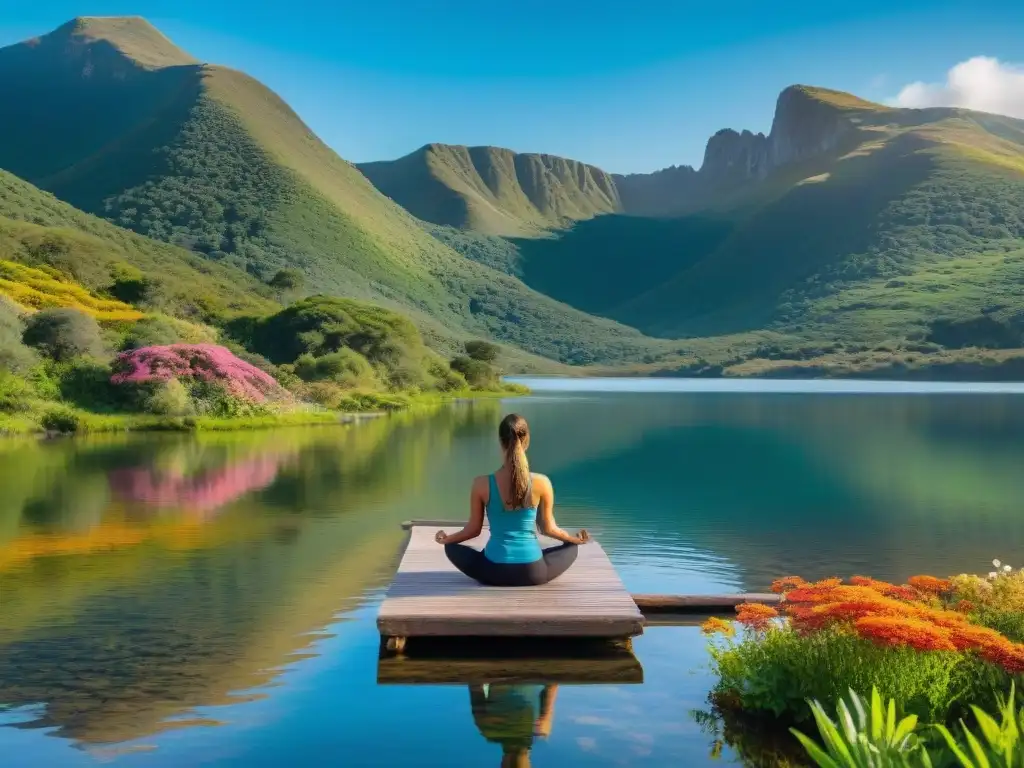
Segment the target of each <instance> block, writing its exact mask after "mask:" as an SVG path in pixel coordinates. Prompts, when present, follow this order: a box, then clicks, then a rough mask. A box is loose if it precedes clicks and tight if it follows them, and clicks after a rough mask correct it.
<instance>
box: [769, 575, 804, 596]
mask: <svg viewBox="0 0 1024 768" xmlns="http://www.w3.org/2000/svg"><path fill="white" fill-rule="evenodd" d="M806 586H809V585H808V583H807V582H806V581H804V580H803V579H801V578H800V577H799V576H783V577H782V578H781V579H776V580H775V581H773V582H772V592H774V593H775V594H777V595H781V594H783V593H785V592H789V591H790V590H793V589H797V588H798V587H806Z"/></svg>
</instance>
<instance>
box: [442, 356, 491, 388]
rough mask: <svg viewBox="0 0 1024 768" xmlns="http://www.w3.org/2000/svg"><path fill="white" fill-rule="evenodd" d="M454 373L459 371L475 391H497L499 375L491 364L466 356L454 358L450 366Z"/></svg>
mask: <svg viewBox="0 0 1024 768" xmlns="http://www.w3.org/2000/svg"><path fill="white" fill-rule="evenodd" d="M449 365H450V366H451V369H452V370H453V371H458V372H459V373H461V374H462V375H463V376H464V377H465V378H466V381H467V382H468V383H469V386H470V387H472V388H473V389H497V387H498V383H499V382H498V373H497V371H495V370H494V368H492V367H491V365H490V364H489V363H485V362H484V361H483V360H474V359H473V358H471V357H466V356H465V355H459V356H458V357H456V358H453V359H452V361H451V363H450V364H449Z"/></svg>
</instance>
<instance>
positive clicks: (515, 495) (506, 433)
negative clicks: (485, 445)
mask: <svg viewBox="0 0 1024 768" xmlns="http://www.w3.org/2000/svg"><path fill="white" fill-rule="evenodd" d="M498 438H499V440H500V441H501V445H502V448H504V450H505V466H507V467H508V469H509V472H510V473H511V481H512V482H511V483H510V486H511V494H512V498H511V499H510V501H511V502H512V509H525V508H526V507H529V506H530V505H531V504H532V502H533V499H531V498H529V495H530V464H529V462H528V461H527V460H526V448H527V447H528V446H529V444H530V428H529V427H528V426H527V424H526V419H524V418H523V417H522V416H519V415H517V414H514V413H510V414H509V415H508V416H506V417H505V418H504V419H502V420H501V425H500V426H499V427H498Z"/></svg>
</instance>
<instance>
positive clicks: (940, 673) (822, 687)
mask: <svg viewBox="0 0 1024 768" xmlns="http://www.w3.org/2000/svg"><path fill="white" fill-rule="evenodd" d="M711 657H712V662H713V664H714V667H715V670H716V672H717V673H718V675H719V681H718V683H717V685H716V687H715V690H716V692H717V693H718V694H719V695H721V694H727V695H730V696H736V697H738V699H739V703H740V706H741V707H742V708H743V709H745V710H748V711H762V712H770V713H772V714H774V715H776V716H786V717H790V718H793V719H795V720H797V721H799V720H801V719H806V718H807V717H808V716H809V713H808V712H807V707H806V702H807V701H808V700H818V701H836V700H838V699H839V698H841V697H842V696H843V695H844V694H845V693H846V692H848V691H850V690H860V691H863V690H869V689H870V688H871V687H872V686H877V687H878V688H879V689H880V690H882V691H884V692H885V694H886V695H887V696H890V697H892V698H894V699H895V700H896V702H897V705H898V706H899V707H900V709H901V710H902V711H904V712H907V713H910V714H916V715H918V716H919V717H922V718H924V719H926V720H931V721H946V720H947V719H948V718H949V717H950V716H951V715H953V714H954V713H956V712H957V711H958V709H957V702H958V700H961V697H963V698H966V699H967V700H973V701H978V700H985V698H986V697H987V696H989V695H991V688H990V687H989V686H990V684H991V681H992V679H993V678H992V677H991V676H989V675H987V674H985V669H986V667H985V665H984V664H983V662H981V661H979V660H978V659H977V658H975V657H973V656H970V655H967V654H960V653H954V652H940V651H936V652H930V653H921V652H919V651H916V650H914V649H912V648H908V647H902V648H900V647H889V646H880V645H877V644H875V643H873V642H871V641H870V640H867V639H864V638H861V637H858V636H857V635H855V634H853V633H852V632H849V631H847V630H845V629H841V628H831V629H828V630H823V631H820V632H814V633H801V632H797V631H795V630H793V629H792V628H790V627H788V626H787V627H780V628H777V629H773V630H771V631H768V632H764V633H760V634H759V636H758V637H756V638H754V637H747V638H745V639H743V640H742V641H740V642H726V643H725V644H724V645H718V644H715V645H712V646H711Z"/></svg>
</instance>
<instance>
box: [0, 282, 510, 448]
mask: <svg viewBox="0 0 1024 768" xmlns="http://www.w3.org/2000/svg"><path fill="white" fill-rule="evenodd" d="M3 264H4V263H3V262H0V265H3ZM5 274H6V276H7V277H6V279H0V435H25V434H33V433H39V434H50V435H56V434H75V433H97V432H118V431H178V432H182V431H185V432H188V431H200V430H203V431H210V430H220V431H223V430H233V429H234V430H248V429H265V428H271V427H290V426H300V425H317V424H333V423H340V422H342V421H344V420H345V419H347V418H351V417H352V416H353V415H354V414H360V415H366V414H382V413H389V412H395V411H415V410H418V409H423V408H433V407H436V406H439V405H441V404H444V403H449V402H453V401H456V400H467V399H479V398H493V397H507V396H515V395H520V394H524V393H525V392H527V391H528V390H527V389H526V388H525V387H523V386H521V385H516V384H506V383H504V382H502V380H501V371H500V370H499V369H498V368H497V367H496V362H497V360H498V357H499V355H500V353H501V348H500V347H498V346H497V345H495V344H492V343H490V342H487V341H483V340H469V341H466V342H464V343H463V345H462V349H460V350H458V351H457V354H455V355H454V356H452V357H451V358H449V359H445V357H443V356H442V355H441V354H439V353H438V352H437V351H435V350H434V349H431V348H429V347H427V345H426V343H425V342H424V340H423V338H422V336H421V335H420V332H419V330H418V329H417V328H416V326H415V325H413V323H412V322H411V321H410V320H409V319H408V318H406V317H404V316H403V315H400V314H398V313H396V312H393V311H391V310H389V309H385V308H383V307H380V306H377V305H374V304H370V303H367V302H362V301H356V300H351V299H341V298H336V297H329V296H321V295H314V296H308V297H306V298H303V299H300V300H298V301H296V302H294V303H291V304H287V305H284V306H281V305H278V309H277V311H271V312H253V313H240V312H236V313H234V314H214V313H210V314H208V315H207V316H206V317H204V318H203V320H204V322H201V321H199V320H198V319H197V318H195V317H194V316H192V315H190V314H189V313H188V312H179V314H180V315H185V316H186V317H188V319H186V317H182V316H175V315H172V314H170V313H167V312H160V311H155V310H154V308H153V307H152V306H151V305H150V303H149V302H148V301H147V295H148V293H149V288H150V286H149V282H148V280H147V278H145V277H144V276H143V275H142V274H141V273H138V271H137V270H136V271H132V270H130V269H127V268H125V267H123V266H119V267H117V268H115V269H114V270H113V271H112V273H111V275H110V280H111V283H110V285H109V286H107V287H106V288H105V289H104V290H102V291H97V290H89V289H87V288H85V287H84V286H82V285H80V284H79V283H77V281H75V280H74V279H73V276H72V275H71V274H65V273H62V272H60V271H59V270H56V269H45V268H32V267H26V266H24V265H13V266H12V268H11V269H9V270H7V272H6V273H5ZM300 279H301V278H300V277H299V276H297V275H293V274H289V273H288V272H287V271H285V270H282V271H281V272H279V273H278V274H277V275H275V277H274V278H273V280H272V281H271V282H272V283H273V284H274V285H275V286H277V287H278V288H279V289H281V290H286V289H295V288H297V287H298V282H299V280H300Z"/></svg>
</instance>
